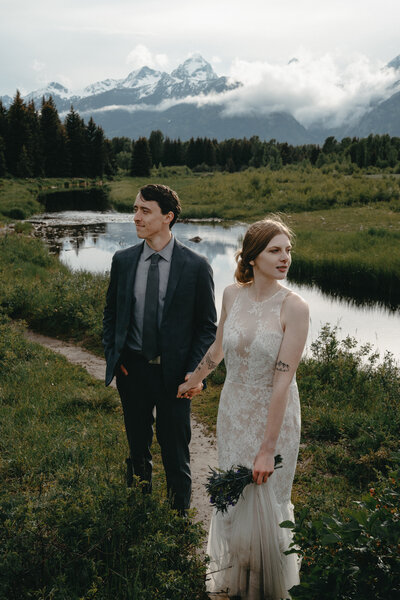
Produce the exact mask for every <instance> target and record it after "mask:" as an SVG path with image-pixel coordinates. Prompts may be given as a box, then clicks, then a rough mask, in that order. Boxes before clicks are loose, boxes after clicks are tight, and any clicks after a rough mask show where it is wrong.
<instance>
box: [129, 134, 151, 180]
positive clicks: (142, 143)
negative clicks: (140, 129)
mask: <svg viewBox="0 0 400 600" xmlns="http://www.w3.org/2000/svg"><path fill="white" fill-rule="evenodd" d="M151 167H152V160H151V153H150V146H149V142H148V140H147V138H145V137H141V138H139V139H138V140H137V141H136V142H135V144H134V146H133V150H132V162H131V173H130V174H131V175H132V177H149V176H150V170H151Z"/></svg>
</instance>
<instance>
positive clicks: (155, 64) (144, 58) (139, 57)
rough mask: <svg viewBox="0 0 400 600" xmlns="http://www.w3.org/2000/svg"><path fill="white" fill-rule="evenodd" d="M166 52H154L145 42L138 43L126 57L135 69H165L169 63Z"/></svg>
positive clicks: (127, 61)
mask: <svg viewBox="0 0 400 600" xmlns="http://www.w3.org/2000/svg"><path fill="white" fill-rule="evenodd" d="M168 62H169V61H168V57H167V55H166V54H152V53H151V52H150V50H149V49H148V48H147V47H146V46H144V45H143V44H138V45H137V46H135V48H134V49H133V50H131V51H130V52H129V54H128V56H127V57H126V63H127V64H128V65H129V66H130V67H131V68H132V67H133V68H134V69H140V68H141V67H149V68H150V69H165V68H166V66H167V65H168Z"/></svg>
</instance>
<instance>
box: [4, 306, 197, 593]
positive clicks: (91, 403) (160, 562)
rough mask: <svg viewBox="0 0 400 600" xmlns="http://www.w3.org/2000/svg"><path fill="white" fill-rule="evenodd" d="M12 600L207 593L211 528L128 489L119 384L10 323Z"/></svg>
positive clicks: (8, 579)
mask: <svg viewBox="0 0 400 600" xmlns="http://www.w3.org/2000/svg"><path fill="white" fill-rule="evenodd" d="M0 382H1V387H0V422H1V438H0V448H1V459H0V477H1V481H2V485H1V490H0V597H1V598H4V599H6V598H7V600H21V599H22V598H43V599H44V598H54V599H60V600H61V598H68V600H78V599H82V598H85V599H89V598H99V599H102V600H108V599H109V600H111V599H112V598H116V597H117V598H119V599H120V600H124V599H125V600H128V599H129V600H133V599H135V600H142V599H143V600H159V599H160V598H167V597H168V598H171V600H184V599H186V600H196V599H198V600H200V599H201V598H204V597H205V596H204V574H205V573H204V569H205V566H204V563H203V561H202V559H201V558H200V557H199V555H198V553H197V548H198V546H199V545H200V544H201V542H202V539H203V532H202V531H201V528H200V526H198V525H193V524H191V523H189V522H188V521H185V520H183V519H182V518H181V517H178V516H177V515H176V513H175V512H174V511H171V510H170V508H169V506H168V503H167V502H166V499H165V483H164V478H163V474H162V472H161V460H160V456H159V451H158V450H157V449H156V453H155V454H156V455H155V463H156V475H155V485H154V493H153V495H152V497H150V496H148V495H143V494H142V492H141V489H140V486H139V485H138V486H135V487H134V488H133V489H132V490H127V488H126V486H125V472H124V465H125V460H124V459H125V453H126V440H125V432H124V430H123V419H122V414H121V410H120V405H119V401H118V399H117V392H116V391H115V390H111V389H109V388H108V389H106V388H104V386H103V385H102V384H101V383H99V382H95V381H94V380H93V379H91V377H90V376H89V375H88V374H87V373H86V372H85V371H84V370H83V369H81V368H79V367H74V366H71V365H70V364H68V363H67V361H66V360H65V359H64V358H62V357H59V356H57V355H55V354H54V353H51V352H49V351H46V350H44V349H42V348H39V346H37V345H34V344H31V343H29V342H27V341H26V340H25V339H24V338H23V336H22V333H21V332H20V331H19V330H18V328H16V327H15V325H11V324H10V323H8V322H7V320H6V319H4V317H3V318H2V319H1V322H0Z"/></svg>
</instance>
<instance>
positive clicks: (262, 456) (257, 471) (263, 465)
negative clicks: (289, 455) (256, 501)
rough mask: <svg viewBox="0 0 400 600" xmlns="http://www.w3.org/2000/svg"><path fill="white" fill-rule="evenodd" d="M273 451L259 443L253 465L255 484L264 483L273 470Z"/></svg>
mask: <svg viewBox="0 0 400 600" xmlns="http://www.w3.org/2000/svg"><path fill="white" fill-rule="evenodd" d="M274 464H275V459H274V453H273V452H270V451H268V450H266V449H265V448H263V446H262V445H261V448H260V450H259V451H258V454H257V456H256V457H255V459H254V465H253V481H254V483H256V484H257V485H261V484H262V483H265V482H266V481H267V479H268V477H270V476H271V475H272V473H273V472H274Z"/></svg>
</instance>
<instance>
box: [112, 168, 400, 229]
mask: <svg viewBox="0 0 400 600" xmlns="http://www.w3.org/2000/svg"><path fill="white" fill-rule="evenodd" d="M170 169H171V168H170ZM155 180H158V181H159V182H160V183H165V184H167V185H169V186H170V187H172V188H173V189H175V190H176V191H177V192H178V194H179V196H180V198H181V201H182V207H183V210H182V217H183V218H205V217H219V218H222V219H228V220H237V219H240V220H246V221H251V220H256V219H258V218H263V217H264V216H265V214H266V213H268V212H285V213H299V212H305V211H307V212H313V211H321V210H327V209H328V210H333V209H335V210H336V209H338V208H343V207H346V208H347V207H359V206H382V205H385V206H386V205H387V207H389V208H390V209H391V210H399V208H400V178H399V177H397V176H395V175H382V176H379V175H377V176H375V177H371V176H369V175H367V174H366V173H360V174H358V175H354V176H348V175H344V174H341V173H335V172H328V173H322V172H321V171H320V170H319V169H316V168H311V167H310V168H307V169H301V168H299V167H286V168H284V169H281V170H279V171H271V170H270V169H268V168H260V169H251V168H250V169H247V170H245V171H242V172H240V173H226V172H224V173H219V172H215V173H206V174H194V173H190V172H189V173H188V170H187V169H181V170H178V169H175V171H174V169H173V168H172V169H171V171H168V169H163V170H154V171H153V173H152V176H151V178H150V179H149V178H146V179H145V178H128V177H125V178H117V179H116V180H115V181H113V182H111V184H110V190H111V192H110V200H111V202H112V203H113V204H114V206H115V207H116V208H117V209H118V210H121V211H122V212H131V210H132V205H133V202H134V199H135V197H136V194H137V192H138V190H139V188H140V187H141V186H142V185H145V184H146V183H149V182H150V181H153V182H154V181H155Z"/></svg>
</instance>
